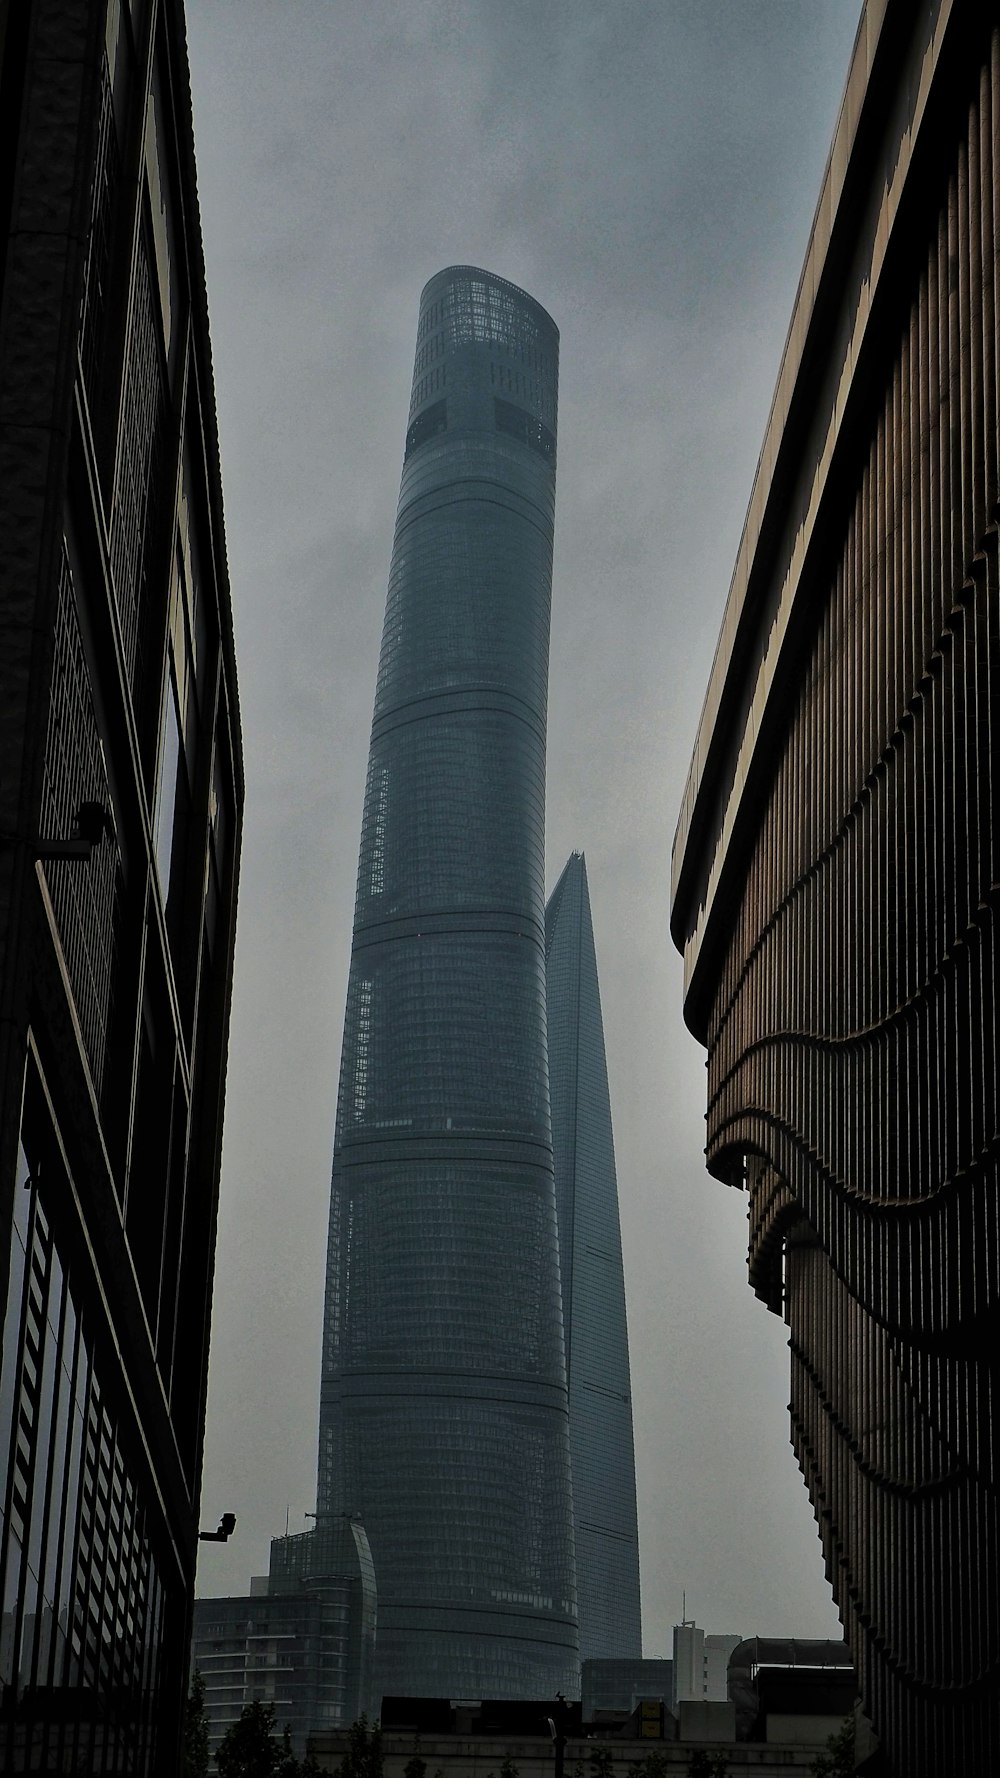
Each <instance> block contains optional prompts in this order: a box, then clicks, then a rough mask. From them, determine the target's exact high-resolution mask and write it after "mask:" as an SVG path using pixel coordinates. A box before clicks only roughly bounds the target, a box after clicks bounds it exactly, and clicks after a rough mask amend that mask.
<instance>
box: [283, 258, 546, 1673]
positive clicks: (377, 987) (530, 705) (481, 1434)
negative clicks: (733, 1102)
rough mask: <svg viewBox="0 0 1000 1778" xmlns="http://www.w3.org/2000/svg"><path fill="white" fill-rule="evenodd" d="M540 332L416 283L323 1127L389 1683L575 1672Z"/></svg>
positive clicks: (324, 1456) (334, 1478)
mask: <svg viewBox="0 0 1000 1778" xmlns="http://www.w3.org/2000/svg"><path fill="white" fill-rule="evenodd" d="M557 372H558V334H557V330H556V328H555V326H554V324H553V322H552V321H551V320H550V318H549V316H548V315H546V313H545V311H544V310H543V309H541V308H539V306H538V305H537V303H535V302H533V301H532V299H531V298H530V297H528V296H526V295H525V294H524V292H523V291H520V290H518V289H516V288H515V287H514V286H513V285H511V284H508V283H506V282H505V281H504V280H502V279H500V278H495V277H493V276H492V275H491V274H490V273H487V272H483V271H478V270H475V269H472V268H469V267H454V268H451V269H450V270H448V271H445V272H442V273H440V274H439V275H438V276H437V277H436V278H434V279H432V280H431V282H430V283H429V284H428V285H427V287H426V289H425V290H424V292H423V296H422V299H421V308H420V324H419V331H418V336H417V353H416V362H415V366H414V378H413V397H412V402H411V408H410V424H409V429H408V432H407V439H406V457H405V461H404V466H403V477H402V486H401V491H400V500H399V510H398V515H397V521H396V535H395V544H394V549H393V557H392V566H391V570H390V576H389V592H388V599H387V604H386V615H385V627H384V632H383V639H382V653H381V661H380V666H379V675H378V685H377V690H376V697H375V715H374V721H373V726H372V740H371V753H370V758H369V769H368V782H367V789H366V795H365V808H364V817H363V824H362V834H361V853H360V862H359V867H358V891H357V905H356V910H355V926H354V947H353V953H352V961H351V973H350V982H349V988H348V1000H347V1017H346V1025H345V1034H344V1049H343V1060H342V1066H341V1079H340V1098H339V1105H338V1113H337V1131H336V1138H335V1146H334V1164H333V1187H332V1193H331V1212H330V1242H329V1254H328V1269H327V1299H326V1327H325V1339H324V1362H323V1385H322V1401H321V1413H320V1458H319V1502H318V1504H319V1510H320V1513H321V1514H322V1513H324V1512H328V1511H356V1512H358V1513H360V1515H361V1517H362V1519H363V1520H364V1524H365V1526H366V1528H367V1531H368V1535H369V1539H370V1542H371V1549H372V1557H373V1560H374V1564H375V1572H376V1579H377V1584H378V1601H379V1603H378V1636H377V1654H376V1663H377V1675H378V1684H379V1686H380V1688H381V1690H382V1691H383V1692H385V1693H403V1694H411V1695H412V1694H425V1695H430V1696H451V1697H493V1698H502V1697H509V1696H521V1697H531V1696H536V1697H545V1696H552V1695H553V1694H554V1692H555V1691H556V1690H565V1691H569V1692H575V1691H576V1689H577V1686H578V1683H579V1670H578V1655H577V1631H576V1605H575V1582H574V1565H573V1533H572V1506H571V1489H570V1472H569V1461H570V1460H569V1442H568V1433H567V1396H566V1371H565V1357H564V1351H563V1336H562V1311H561V1302H560V1290H559V1259H558V1243H557V1236H556V1219H555V1197H554V1187H553V1172H552V1145H551V1130H550V1119H549V1096H548V1078H547V1063H546V1048H545V960H544V881H543V840H544V794H545V706H546V685H547V671H548V633H549V602H550V586H551V566H552V530H553V515H554V499H555V430H556V395H557Z"/></svg>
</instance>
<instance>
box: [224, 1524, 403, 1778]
mask: <svg viewBox="0 0 1000 1778" xmlns="http://www.w3.org/2000/svg"><path fill="white" fill-rule="evenodd" d="M375 1612H376V1601H375V1570H374V1565H373V1563H372V1557H371V1550H370V1549H369V1547H368V1539H367V1537H366V1535H365V1529H364V1526H363V1525H362V1524H361V1523H360V1521H359V1520H357V1519H348V1518H345V1517H337V1518H327V1519H324V1520H321V1521H320V1523H319V1524H318V1525H317V1526H316V1528H315V1529H314V1530H311V1531H303V1532H300V1533H298V1534H297V1535H295V1536H292V1537H275V1538H273V1539H272V1541H271V1571H270V1575H269V1576H268V1577H267V1579H264V1578H263V1577H261V1578H260V1579H258V1580H254V1581H252V1582H251V1592H250V1594H249V1595H248V1596H246V1597H242V1598H228V1599H198V1600H196V1601H195V1607H194V1642H193V1647H192V1668H197V1669H198V1671H200V1673H201V1676H202V1679H203V1680H204V1682H205V1715H206V1718H207V1721H208V1731H209V1753H210V1754H214V1753H215V1752H216V1750H217V1748H218V1746H219V1743H220V1742H221V1741H222V1739H223V1737H224V1735H225V1733H226V1731H227V1730H228V1729H230V1728H231V1727H232V1726H233V1724H234V1723H235V1722H237V1721H238V1719H239V1716H240V1713H241V1711H242V1710H243V1708H244V1706H245V1705H247V1704H249V1703H251V1702H252V1700H253V1699H254V1698H260V1699H261V1700H262V1701H263V1702H264V1703H265V1704H273V1706H274V1710H275V1716H276V1719H277V1723H278V1726H279V1728H282V1729H284V1728H285V1727H287V1728H288V1730H289V1733H290V1739H291V1744H292V1749H293V1751H294V1752H295V1753H296V1754H304V1753H305V1751H306V1741H307V1738H308V1736H309V1735H310V1734H319V1733H324V1732H327V1733H329V1732H331V1731H333V1730H336V1729H346V1728H349V1727H350V1725H351V1723H353V1722H355V1721H356V1720H357V1719H358V1717H360V1716H361V1715H366V1716H368V1717H369V1718H371V1717H373V1716H375V1715H376V1714H377V1710H378V1705H377V1700H375V1699H374V1698H373V1696H372V1691H371V1686H372V1679H373V1674H372V1657H373V1653H374V1645H375Z"/></svg>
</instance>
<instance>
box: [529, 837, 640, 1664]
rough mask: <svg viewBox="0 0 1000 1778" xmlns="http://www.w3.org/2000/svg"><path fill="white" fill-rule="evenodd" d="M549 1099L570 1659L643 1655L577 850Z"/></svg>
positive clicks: (557, 907) (560, 918)
mask: <svg viewBox="0 0 1000 1778" xmlns="http://www.w3.org/2000/svg"><path fill="white" fill-rule="evenodd" d="M545 979H546V1003H547V1010H548V1052H549V1094H550V1098H551V1104H552V1146H553V1151H554V1155H555V1169H556V1206H557V1209H558V1216H559V1256H560V1269H561V1275H562V1300H563V1321H564V1326H565V1332H566V1369H567V1375H568V1380H569V1433H570V1452H571V1457H572V1464H573V1526H574V1535H575V1544H576V1584H577V1604H578V1610H579V1623H580V1659H581V1660H586V1659H588V1658H590V1657H593V1656H599V1657H604V1658H605V1659H611V1658H613V1657H617V1658H618V1659H619V1660H623V1659H627V1658H630V1659H631V1660H632V1661H633V1662H634V1661H637V1660H638V1658H639V1656H640V1655H641V1653H642V1628H641V1622H640V1609H639V1538H638V1529H637V1524H636V1507H635V1457H634V1453H633V1446H632V1388H631V1383H630V1380H629V1361H628V1325H627V1322H626V1316H625V1282H624V1277H623V1273H622V1242H621V1230H620V1228H619V1223H618V1181H617V1178H616V1174H615V1145H614V1137H613V1135H612V1130H611V1100H610V1096H609V1094H608V1069H607V1062H606V1059H605V1053H604V1025H603V1021H602V1018H601V994H600V988H599V987H598V981H597V957H596V953H595V950H594V927H593V921H592V919H591V913H590V894H589V891H588V888H587V866H586V864H585V862H584V858H583V854H582V852H574V853H573V855H572V857H571V858H570V859H569V861H568V862H567V864H566V868H565V870H564V871H563V873H562V875H561V877H560V878H559V881H558V883H557V884H556V886H555V888H554V889H553V891H552V894H551V896H550V897H549V903H548V906H547V908H546V910H545Z"/></svg>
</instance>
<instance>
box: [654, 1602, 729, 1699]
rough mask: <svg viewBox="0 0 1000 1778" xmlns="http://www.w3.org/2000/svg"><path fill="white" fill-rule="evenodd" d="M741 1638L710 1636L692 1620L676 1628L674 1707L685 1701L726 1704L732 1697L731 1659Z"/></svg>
mask: <svg viewBox="0 0 1000 1778" xmlns="http://www.w3.org/2000/svg"><path fill="white" fill-rule="evenodd" d="M741 1640H742V1638H741V1637H739V1636H732V1635H729V1636H725V1635H721V1636H720V1635H709V1636H706V1634H705V1632H704V1630H700V1629H699V1628H698V1625H697V1624H696V1623H695V1622H694V1621H693V1619H691V1618H685V1620H684V1622H683V1623H681V1624H675V1625H674V1658H673V1663H672V1667H673V1692H672V1696H671V1700H670V1702H671V1707H672V1708H673V1709H675V1710H676V1708H677V1706H678V1704H680V1703H681V1701H682V1700H685V1699H686V1700H689V1701H693V1700H696V1699H697V1700H700V1701H702V1702H705V1703H714V1704H720V1703H725V1702H726V1700H727V1699H728V1697H729V1657H730V1655H731V1654H732V1652H733V1649H734V1648H735V1647H736V1646H737V1643H739V1642H740V1641H741Z"/></svg>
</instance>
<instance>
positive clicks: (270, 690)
mask: <svg viewBox="0 0 1000 1778" xmlns="http://www.w3.org/2000/svg"><path fill="white" fill-rule="evenodd" d="M188 14H189V21H188V23H189V37H190V48H191V65H192V80H193V86H194V105H195V129H196V136H197V148H198V168H199V186H200V195H201V204H202V221H203V227H204V233H205V252H206V259H207V264H208V285H209V302H210V309H211V317H212V327H213V347H214V357H215V366H216V379H217V392H218V404H219V417H220V428H221V439H222V459H223V477H224V483H225V491H226V516H227V529H228V538H229V558H230V567H231V575H232V585H233V601H234V606H235V617H236V639H237V649H238V656H239V668H240V688H241V699H242V708H243V725H244V741H245V748H246V774H247V813H246V834H245V840H244V852H243V879H242V888H241V902H240V916H239V933H238V942H237V952H236V985H235V995H234V1005H233V1029H232V1041H231V1047H230V1065H229V1086H228V1098H227V1110H226V1136H225V1159H224V1168H223V1181H222V1202H221V1213H220V1215H221V1220H220V1238H219V1252H218V1264H217V1272H216V1292H215V1318H214V1329H213V1344H212V1367H211V1382H210V1394H209V1420H208V1437H207V1447H206V1461H205V1478H204V1493H203V1509H202V1510H203V1522H204V1523H208V1522H209V1521H211V1523H213V1524H214V1523H215V1521H216V1518H217V1515H218V1514H219V1513H220V1512H221V1511H223V1510H228V1509H232V1510H233V1511H235V1512H237V1513H238V1514H239V1529H238V1532H237V1535H236V1537H235V1538H234V1539H233V1541H232V1542H231V1543H230V1544H229V1545H228V1546H218V1545H215V1546H213V1545H207V1546H204V1547H203V1555H202V1561H201V1567H200V1573H199V1590H200V1591H201V1592H202V1593H204V1594H211V1593H224V1592H243V1591H245V1590H246V1587H247V1582H248V1579H249V1576H250V1574H251V1573H262V1572H266V1568H267V1548H268V1539H269V1537H270V1536H271V1535H273V1534H276V1533H278V1532H281V1531H283V1530H284V1527H285V1513H286V1507H287V1509H288V1513H289V1523H290V1526H291V1528H292V1529H293V1530H298V1529H301V1528H302V1526H303V1524H304V1520H303V1514H304V1512H306V1511H307V1510H309V1509H310V1508H311V1507H312V1506H313V1505H314V1504H315V1501H314V1487H315V1475H314V1471H315V1459H316V1419H317V1399H318V1389H319V1343H320V1325H321V1317H322V1291H323V1264H324V1245H325V1237H326V1207H327V1197H328V1190H329V1174H330V1156H331V1148H332V1135H333V1120H334V1110H335V1100H336V1087H337V1072H338V1064H339V1054H340V1039H341V1026H342V1020H343V1011H344V996H345V991H346V980H347V965H348V959H349V951H350V931H351V918H352V913H353V904H354V875H355V865H356V856H357V842H358V831H359V824H360V816H361V799H362V790H363V785H364V773H365V762H366V758H367V749H368V729H369V724H370V720H371V706H372V698H373V694H374V686H375V671H376V665H377V660H378V647H379V638H380V632H381V622H382V609H383V603H384V598H385V584H386V574H387V569H388V560H389V549H390V544H391V536H392V525H393V517H394V510H395V501H396V494H397V489H398V480H399V469H400V463H401V458H402V444H403V434H404V430H405V426H406V415H407V406H408V401H409V389H410V375H411V370H412V363H413V348H414V335H415V329H416V317H417V300H418V296H419V292H420V289H421V286H422V285H423V284H424V282H425V281H426V279H427V278H428V277H430V276H431V275H432V273H434V272H435V271H437V270H439V269H440V268H441V267H442V266H445V265H448V264H451V263H454V262H456V261H460V262H470V263H473V264H479V265H485V266H488V267H490V268H491V269H492V270H494V271H496V272H499V273H500V274H502V275H503V276H504V277H506V278H511V279H513V280H514V281H515V282H516V283H518V284H521V285H523V286H524V287H525V288H526V289H527V290H529V291H530V292H531V293H532V295H534V296H536V297H537V298H538V300H539V301H540V302H542V303H543V304H544V305H545V307H546V308H548V309H549V311H550V312H551V314H552V315H553V316H554V317H555V320H556V321H557V323H558V325H559V327H560V329H561V333H562V360H561V390H560V416H559V494H558V502H557V523H556V563H555V582H554V594H553V630H552V656H551V682H550V714H549V780H548V881H549V883H550V885H551V884H552V883H553V882H554V881H555V878H556V876H557V875H558V873H559V871H560V869H561V867H562V865H563V863H564V861H565V858H566V856H567V854H568V853H569V851H570V850H571V849H573V848H580V849H582V850H584V851H585V852H586V855H587V865H588V873H589V877H590V887H591V896H592V900H593V908H594V922H595V928H596V936H597V946H598V964H599V968H600V974H601V988H602V996H603V1002H604V1014H605V1028H606V1037H607V1045H608V1064H609V1073H610V1077H611V1094H612V1106H613V1111H614V1120H615V1137H616V1146H617V1153H618V1177H619V1190H620V1196H621V1214H622V1234H623V1241H624V1250H625V1282H626V1290H627V1294H628V1307H629V1324H630V1342H631V1351H632V1382H633V1396H634V1407H635V1431H636V1466H637V1481H638V1491H639V1525H640V1556H641V1566H642V1590H643V1616H644V1632H645V1634H644V1640H645V1652H646V1653H647V1654H660V1653H669V1652H670V1635H671V1626H672V1625H673V1623H674V1622H675V1621H677V1620H679V1618H680V1616H681V1597H682V1589H686V1593H687V1609H688V1613H689V1614H690V1615H694V1616H695V1617H696V1618H697V1620H698V1622H699V1623H700V1624H702V1625H703V1626H704V1627H705V1628H706V1629H708V1630H714V1631H730V1630H731V1631H738V1632H740V1633H742V1634H743V1635H753V1634H761V1635H781V1634H789V1635H792V1634H794V1635H800V1636H810V1635H813V1636H821V1635H836V1634H838V1633H839V1630H838V1622H837V1618H836V1614H835V1612H834V1609H833V1606H832V1603H831V1599H830V1593H829V1589H828V1587H827V1585H826V1582H825V1579H824V1577H823V1571H822V1563H821V1558H820V1550H819V1543H818V1539H817V1536H816V1532H815V1527H814V1524H813V1519H812V1514H811V1511H810V1508H809V1505H808V1502H807V1499H806V1494H805V1489H804V1487H803V1485H802V1482H801V1479H800V1477H799V1473H798V1469H797V1467H796V1464H795V1461H794V1459H793V1457H792V1455H791V1451H790V1447H789V1442H788V1422H787V1413H786V1403H787V1399H788V1355H787V1351H786V1349H785V1333H784V1329H783V1327H782V1326H781V1324H780V1323H779V1322H778V1321H777V1320H776V1319H775V1318H774V1317H772V1316H770V1315H769V1314H768V1313H767V1311H766V1310H765V1309H764V1308H763V1306H762V1305H761V1304H760V1303H758V1302H757V1300H756V1299H755V1298H754V1297H753V1296H752V1294H751V1292H750V1290H749V1288H748V1286H747V1283H746V1266H745V1248H746V1220H745V1209H744V1204H743V1202H742V1201H741V1198H740V1196H739V1194H737V1193H735V1192H732V1191H729V1190H727V1189H726V1188H724V1187H723V1186H720V1185H718V1184H717V1183H716V1182H715V1181H714V1180H711V1179H710V1178H709V1177H708V1175H707V1174H706V1173H705V1172H704V1168H703V1161H702V1143H703V1111H704V1091H705V1081H704V1064H703V1056H702V1052H701V1051H700V1050H699V1049H698V1047H697V1046H696V1045H695V1043H694V1042H693V1040H692V1039H691V1038H690V1037H689V1036H688V1034H687V1033H686V1031H685V1029H684V1026H683V1022H682V1017H681V968H680V961H679V959H678V958H677V957H676V956H675V955H674V953H673V951H672V949H671V946H670V943H669V939H668V934H667V914H668V904H669V855H670V845H671V840H672V837H673V829H674V822H675V817H676V811H677V807H678V803H679V800H680V794H681V789H682V786H683V781H684V775H685V772H686V770H687V764H688V758H689V755H690V749H691V745H692V741H693V736H694V729H695V724H696V721H697V717H698V712H699V708H700V704H701V699H702V694H703V691H704V687H705V682H706V679H707V675H708V669H709V665H710V661H711V656H712V651H713V648H714V645H715V638H716V634H717V631H718V626H719V621H720V617H721V613H722V607H723V603H724V600H725V595H726V592H727V589H728V585H729V577H730V573H731V570H732V564H733V560H734V557H735V553H736V547H737V543H738V540H739V534H740V530H741V527H742V523H743V517H744V513H745V510H746V504H747V500H748V498H749V493H750V488H751V483H752V479H753V472H754V468H755V465H756V460H757V453H758V450H759V447H760V443H761V439H762V436H763V429H764V422H765V419H766V414H767V408H768V405H769V402H770V397H771V391H772V388H773V385H774V380H775V376H776V373H777V368H778V361H779V357H780V352H781V347H782V342H783V340H784V335H785V330H786V327H787V324H788V319H789V315H790V311H791V305H792V300H793V297H794V294H795V287H796V283H797V281H798V274H799V269H800V265H801V261H802V256H803V252H804V249H805V244H806V239H807V236H808V231H809V226H810V223H811V220H812V213H813V209H814V206H815V202H816V198H817V196H818V193H819V185H820V179H821V175H822V171H823V166H824V163H825V160H826V155H827V150H828V147H829V142H830V138H831V135H832V130H833V124H834V121H835V118H836V114H837V110H838V108H839V104H840V98H841V92H842V88H843V83H844V79H845V76H846V72H847V64H848V59H849V55H850V50H851V45H852V42H853V39H854V34H855V30H856V27H857V21H858V14H859V4H858V0H188Z"/></svg>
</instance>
